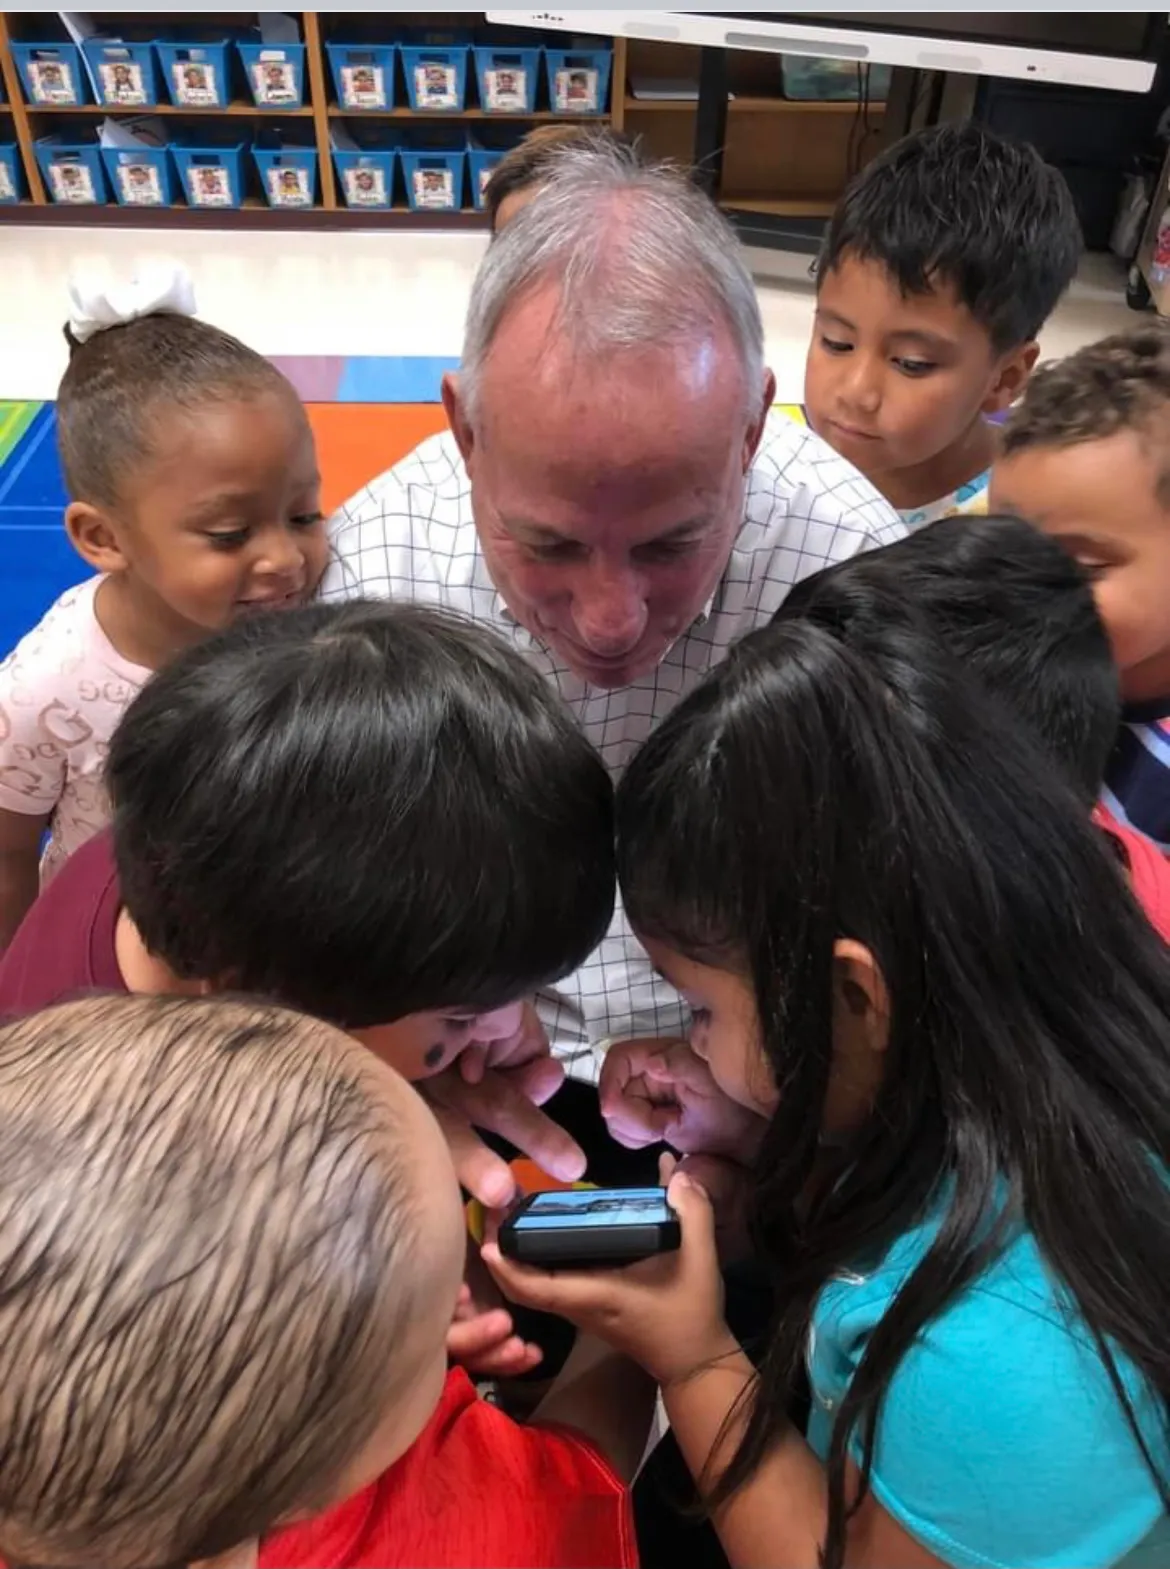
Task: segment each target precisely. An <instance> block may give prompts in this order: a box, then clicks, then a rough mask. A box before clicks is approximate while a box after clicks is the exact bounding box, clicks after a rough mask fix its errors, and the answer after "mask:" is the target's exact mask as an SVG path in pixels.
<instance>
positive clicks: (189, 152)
mask: <svg viewBox="0 0 1170 1569" xmlns="http://www.w3.org/2000/svg"><path fill="white" fill-rule="evenodd" d="M247 150H248V144H247V142H244V141H238V140H236V139H235V133H234V132H232V131H231V130H230V129H227V130H223V129H220V128H219V127H215V128H214V129H213V127H211V126H208V127H207V128H206V130H200V131H196V132H192V133H190V134H189V135H187V136H185V137H182V138H175V139H172V141H171V157H172V159H173V160H174V164H175V172H176V173H177V174H178V176H179V180H180V182H181V184H182V187H183V194H184V195H185V196H186V198H187V205H188V207H238V206H239V205H240V203H241V202H242V201H243V199H244V180H245V169H244V154H245V153H246V152H247Z"/></svg>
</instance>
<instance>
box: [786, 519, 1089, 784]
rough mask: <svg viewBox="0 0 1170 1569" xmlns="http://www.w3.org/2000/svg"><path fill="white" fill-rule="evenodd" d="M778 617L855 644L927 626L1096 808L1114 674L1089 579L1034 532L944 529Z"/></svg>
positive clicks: (978, 525) (789, 604) (840, 575)
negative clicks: (902, 622) (879, 632)
mask: <svg viewBox="0 0 1170 1569" xmlns="http://www.w3.org/2000/svg"><path fill="white" fill-rule="evenodd" d="M779 614H780V618H782V619H784V620H789V619H791V618H793V617H795V616H807V617H809V618H811V619H812V620H814V621H817V622H818V623H819V624H820V625H822V626H827V627H829V628H830V629H831V630H836V631H838V632H840V633H841V634H842V635H844V634H845V633H846V632H848V634H849V637H850V640H851V641H857V640H859V639H862V638H864V637H865V636H867V635H869V634H871V633H872V632H873V631H874V630H875V629H877V628H880V627H881V626H882V625H883V623H890V622H896V621H897V620H899V619H906V618H909V619H910V620H912V621H913V620H918V619H920V620H921V622H922V624H923V628H924V630H926V631H928V632H932V633H934V634H936V635H937V636H938V638H939V640H940V642H941V643H942V645H943V646H944V647H945V648H946V649H947V650H948V651H949V652H950V654H951V655H952V656H953V657H954V658H955V659H957V660H958V661H959V662H960V663H961V664H962V665H963V666H964V667H965V668H966V670H967V671H968V672H969V673H970V674H972V675H974V676H976V677H977V678H978V679H979V681H980V682H982V684H983V685H984V686H985V687H986V688H987V689H988V690H989V691H990V692H992V693H993V694H994V695H995V696H996V697H997V698H999V699H1000V700H1002V701H1003V702H1004V703H1005V704H1006V705H1007V707H1008V708H1009V709H1010V710H1011V712H1012V713H1013V714H1014V715H1015V717H1016V718H1017V719H1020V720H1022V721H1023V722H1024V723H1025V724H1026V725H1027V726H1028V728H1029V730H1030V731H1031V733H1032V735H1033V736H1034V737H1035V738H1037V739H1038V740H1039V741H1040V742H1041V744H1042V745H1043V747H1044V748H1045V750H1046V751H1047V752H1048V753H1049V755H1050V756H1051V757H1052V758H1053V760H1054V761H1055V762H1056V763H1057V764H1058V766H1059V767H1060V769H1061V770H1062V771H1063V773H1064V775H1065V777H1066V778H1067V779H1068V781H1069V782H1070V783H1071V784H1072V786H1073V788H1074V789H1075V790H1076V791H1077V792H1078V794H1079V795H1080V797H1081V799H1082V800H1083V802H1084V804H1085V806H1086V807H1092V806H1093V805H1094V804H1095V803H1096V801H1097V798H1098V796H1099V795H1100V793H1101V781H1102V778H1103V776H1104V772H1105V764H1106V760H1107V758H1108V756H1109V753H1110V750H1111V749H1112V746H1113V742H1114V740H1115V738H1116V734H1117V725H1118V721H1119V718H1120V698H1119V694H1118V689H1117V670H1116V667H1115V665H1114V663H1113V659H1112V656H1111V654H1110V652H1109V640H1108V638H1107V637H1106V634H1105V629H1104V627H1103V626H1102V624H1101V619H1100V617H1099V616H1098V614H1097V611H1096V608H1095V606H1094V603H1093V592H1092V588H1091V585H1090V583H1089V581H1088V579H1087V578H1086V576H1085V574H1084V572H1083V571H1082V570H1081V569H1080V567H1079V566H1078V565H1077V563H1076V562H1075V561H1074V560H1072V558H1071V557H1070V556H1069V555H1068V553H1067V552H1066V551H1064V550H1062V549H1061V547H1060V546H1059V545H1058V544H1056V543H1055V542H1054V541H1052V540H1050V539H1048V538H1046V536H1045V535H1044V534H1042V533H1040V531H1039V530H1038V529H1035V528H1032V527H1031V525H1029V524H1027V523H1024V522H1022V521H1021V520H1020V519H1019V518H1014V517H994V516H992V517H974V518H963V517H953V518H943V519H942V520H941V521H939V522H937V523H931V524H928V525H927V526H926V527H925V528H921V529H916V530H915V531H914V532H913V533H911V534H909V535H907V537H906V538H905V539H901V540H898V541H897V543H896V544H893V545H887V546H885V548H884V549H881V550H870V551H865V552H863V553H862V554H861V555H859V556H853V557H852V558H851V559H850V560H848V561H840V562H836V563H835V564H834V565H833V566H830V567H825V568H824V570H823V571H821V572H817V573H814V575H813V576H812V577H808V578H805V579H804V580H803V582H800V583H798V584H797V585H796V587H795V588H794V589H793V590H792V592H791V593H790V594H789V595H788V597H787V599H786V600H785V601H784V604H783V606H782V607H781V610H780V613H779Z"/></svg>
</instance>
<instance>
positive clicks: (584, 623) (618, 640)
mask: <svg viewBox="0 0 1170 1569" xmlns="http://www.w3.org/2000/svg"><path fill="white" fill-rule="evenodd" d="M574 620H575V622H576V626H577V635H578V637H579V638H580V639H581V641H582V643H583V644H584V645H585V647H586V648H587V649H588V650H589V651H590V653H593V654H597V655H599V656H600V657H601V658H602V659H616V658H618V657H620V656H621V655H622V654H628V653H629V652H630V650H631V649H632V648H634V647H635V646H636V645H637V643H638V641H639V640H640V638H641V636H642V633H643V632H644V631H645V630H646V600H645V596H644V594H643V591H642V585H641V583H640V582H639V580H638V575H637V573H635V572H634V571H632V570H631V568H629V567H628V566H621V567H616V568H611V567H606V566H597V567H594V568H593V570H592V571H591V572H590V573H589V575H588V577H586V579H585V580H584V582H583V583H582V584H581V585H580V588H579V589H578V592H577V593H576V595H575V596H574Z"/></svg>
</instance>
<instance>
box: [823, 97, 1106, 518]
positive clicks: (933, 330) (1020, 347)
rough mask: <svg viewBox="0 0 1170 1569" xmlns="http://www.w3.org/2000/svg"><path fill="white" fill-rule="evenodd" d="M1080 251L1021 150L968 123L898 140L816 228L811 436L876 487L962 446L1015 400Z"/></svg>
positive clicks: (1068, 201) (1072, 225)
mask: <svg viewBox="0 0 1170 1569" xmlns="http://www.w3.org/2000/svg"><path fill="white" fill-rule="evenodd" d="M1080 249H1081V234H1080V228H1079V225H1078V222H1077V218H1076V213H1075V211H1074V208H1073V203H1072V198H1071V196H1070V194H1069V191H1068V187H1067V185H1066V184H1065V181H1064V178H1063V176H1062V175H1060V174H1059V173H1058V172H1057V171H1056V170H1055V169H1053V168H1051V167H1050V166H1049V165H1047V164H1046V163H1045V162H1044V161H1043V159H1042V158H1041V157H1040V155H1039V153H1037V152H1036V151H1035V150H1034V149H1033V148H1031V147H1026V146H1021V145H1018V144H1015V143H1012V142H1009V141H1005V140H1004V139H1002V138H1001V137H998V136H996V135H995V134H994V133H992V132H990V131H987V130H984V129H983V128H981V127H980V126H977V125H974V124H963V125H942V126H937V127H934V128H932V129H930V130H926V131H919V132H915V133H913V134H912V135H910V136H907V137H905V138H904V139H903V140H902V141H900V142H897V143H896V144H895V145H894V146H893V147H891V148H889V149H888V150H887V151H886V152H884V153H882V154H881V155H880V156H879V157H877V158H875V159H874V161H873V162H872V163H871V164H869V165H868V166H867V167H866V168H865V169H864V170H863V171H862V172H861V173H860V174H859V175H858V176H857V177H856V178H855V179H854V180H853V182H852V183H851V184H850V185H849V186H848V188H847V189H846V191H845V194H844V195H843V196H842V198H841V200H840V202H839V203H838V205H837V209H836V211H835V212H834V214H833V217H832V219H831V220H830V223H829V228H828V232H827V234H826V237H825V242H824V246H823V248H822V251H821V256H820V260H819V262H818V267H817V314H816V320H815V323H814V327H813V335H812V340H811V342H810V345H809V353H808V363H807V367H806V372H805V404H806V407H807V410H808V416H809V420H810V423H811V424H812V426H813V428H814V429H815V430H816V431H817V432H818V433H819V434H820V435H821V436H823V437H824V438H825V439H826V440H827V441H829V443H830V444H831V445H832V446H834V447H836V448H837V449H838V450H839V451H840V452H841V453H842V454H843V455H844V456H845V457H847V458H848V459H849V460H850V461H851V462H852V463H854V464H856V466H857V467H858V468H860V469H861V471H862V472H863V473H864V474H866V475H867V476H868V477H870V478H871V479H873V480H874V481H875V482H876V483H878V485H879V487H880V486H881V484H882V480H883V478H885V477H886V476H889V475H892V474H896V473H899V472H901V471H913V470H916V469H918V468H920V467H923V466H925V465H929V464H931V463H932V462H933V461H934V460H935V459H937V458H938V457H939V456H940V454H945V453H946V452H947V451H948V450H949V449H951V448H953V447H958V446H960V445H961V444H962V442H963V441H964V439H965V438H966V437H967V436H968V434H969V433H970V431H971V430H972V428H973V427H975V426H977V424H978V422H979V421H980V420H982V419H983V418H984V416H986V415H988V414H992V413H996V412H998V411H1000V410H1003V409H1005V408H1007V407H1008V406H1009V405H1010V404H1011V402H1012V401H1013V400H1014V399H1015V398H1016V397H1017V396H1018V394H1019V392H1020V390H1021V389H1022V387H1023V385H1024V383H1025V382H1026V380H1027V377H1028V373H1029V371H1030V369H1031V367H1032V365H1033V364H1034V362H1035V359H1036V354H1037V347H1036V342H1035V339H1036V335H1037V333H1038V332H1039V331H1040V328H1041V327H1042V326H1043V324H1044V322H1045V320H1046V318H1047V317H1048V316H1049V315H1050V314H1051V312H1052V310H1053V308H1054V307H1055V305H1056V303H1057V301H1058V300H1059V299H1060V296H1061V295H1062V294H1063V293H1064V290H1065V289H1066V288H1067V286H1068V284H1069V283H1070V282H1071V280H1072V277H1073V274H1074V272H1075V270H1076V265H1077V260H1078V257H1079V254H1080ZM964 477H965V478H970V477H971V476H970V475H967V476H964Z"/></svg>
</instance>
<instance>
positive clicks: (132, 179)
mask: <svg viewBox="0 0 1170 1569" xmlns="http://www.w3.org/2000/svg"><path fill="white" fill-rule="evenodd" d="M117 173H118V189H119V190H120V191H121V193H122V200H123V201H124V202H129V203H130V204H131V205H132V206H135V207H161V206H162V205H163V192H162V181H161V180H160V179H159V177H158V170H157V169H156V168H155V166H154V164H152V163H120V164H119V165H118V170H117Z"/></svg>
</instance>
